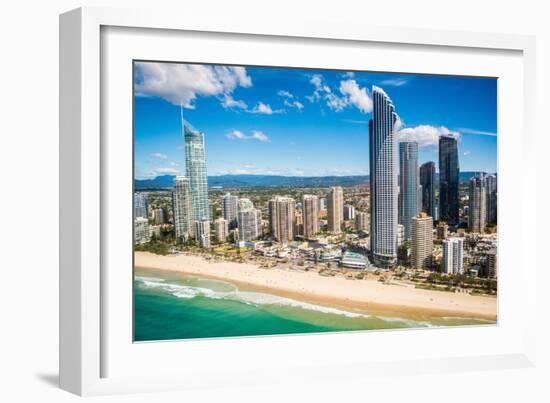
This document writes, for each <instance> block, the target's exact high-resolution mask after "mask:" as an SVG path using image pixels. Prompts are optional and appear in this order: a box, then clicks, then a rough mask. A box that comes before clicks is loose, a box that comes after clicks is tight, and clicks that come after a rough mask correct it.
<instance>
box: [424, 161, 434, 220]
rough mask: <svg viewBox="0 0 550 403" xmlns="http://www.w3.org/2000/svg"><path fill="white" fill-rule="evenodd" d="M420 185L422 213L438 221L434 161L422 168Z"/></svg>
mask: <svg viewBox="0 0 550 403" xmlns="http://www.w3.org/2000/svg"><path fill="white" fill-rule="evenodd" d="M420 185H421V186H422V205H421V208H422V211H423V212H425V213H427V214H428V215H429V216H430V217H432V218H433V219H434V220H436V219H437V217H436V216H435V163H434V162H433V161H428V162H426V163H424V164H422V165H421V166H420Z"/></svg>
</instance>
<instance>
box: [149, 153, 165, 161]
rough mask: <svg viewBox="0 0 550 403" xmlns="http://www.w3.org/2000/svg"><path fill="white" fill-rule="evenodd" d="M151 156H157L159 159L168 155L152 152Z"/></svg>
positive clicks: (163, 158)
mask: <svg viewBox="0 0 550 403" xmlns="http://www.w3.org/2000/svg"><path fill="white" fill-rule="evenodd" d="M151 157H153V158H158V159H159V160H167V159H168V156H167V155H166V154H163V153H153V154H151Z"/></svg>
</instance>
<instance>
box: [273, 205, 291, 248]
mask: <svg viewBox="0 0 550 403" xmlns="http://www.w3.org/2000/svg"><path fill="white" fill-rule="evenodd" d="M268 210H269V232H270V234H271V236H272V237H273V238H275V239H276V240H277V241H278V242H280V243H282V244H283V245H286V244H288V243H289V242H291V241H292V240H293V239H294V224H295V214H296V202H295V201H294V199H292V198H291V197H283V196H275V197H274V198H273V199H271V200H269V203H268Z"/></svg>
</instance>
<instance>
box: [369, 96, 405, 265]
mask: <svg viewBox="0 0 550 403" xmlns="http://www.w3.org/2000/svg"><path fill="white" fill-rule="evenodd" d="M372 97H373V111H372V119H371V120H370V121H369V134H370V136H369V144H370V147H369V148H370V158H369V160H370V161H369V163H370V208H371V215H370V217H371V224H370V227H371V229H370V251H371V255H372V258H373V260H374V262H375V263H376V264H379V265H391V264H394V263H395V261H396V259H397V169H398V168H397V164H398V161H397V142H398V139H397V131H396V128H395V125H396V123H397V120H398V117H397V114H396V112H395V107H394V106H393V103H392V101H391V99H390V97H389V96H388V95H387V94H386V93H385V92H384V90H383V89H382V88H379V87H376V86H373V87H372Z"/></svg>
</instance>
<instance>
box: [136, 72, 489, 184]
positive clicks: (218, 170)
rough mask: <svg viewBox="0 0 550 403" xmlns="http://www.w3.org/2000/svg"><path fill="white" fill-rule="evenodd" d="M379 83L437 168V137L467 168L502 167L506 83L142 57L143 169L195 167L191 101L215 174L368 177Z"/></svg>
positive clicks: (404, 133)
mask: <svg viewBox="0 0 550 403" xmlns="http://www.w3.org/2000/svg"><path fill="white" fill-rule="evenodd" d="M373 85H377V86H380V87H382V88H383V89H384V90H385V91H386V92H387V93H388V95H389V96H390V97H391V98H392V100H393V102H394V105H395V108H396V111H397V113H398V114H399V116H400V119H401V129H400V138H401V139H402V140H413V141H417V142H418V143H419V146H420V157H419V158H420V163H423V162H425V161H429V160H432V161H435V162H436V166H437V139H438V137H439V136H440V135H441V134H448V133H451V134H454V135H455V136H457V137H458V138H459V153H460V155H459V159H460V168H461V170H462V171H487V172H496V165H497V162H496V160H497V151H496V150H497V100H496V96H497V95H496V93H497V87H496V86H497V80H496V79H492V78H471V77H449V76H430V75H414V74H395V73H373V72H343V71H334V70H308V69H288V68H264V67H229V66H210V65H190V64H176V63H149V62H139V63H136V65H135V76H134V90H135V97H134V102H135V104H134V106H135V108H134V135H135V137H134V139H135V168H136V170H135V175H136V177H137V178H152V177H155V176H158V175H164V174H179V173H183V172H184V171H185V155H184V149H183V137H182V134H181V121H180V109H181V108H182V107H183V114H184V117H185V119H186V120H188V121H189V122H190V123H191V124H192V125H193V126H194V127H195V128H197V129H198V130H200V131H202V132H203V133H204V134H205V147H206V158H207V161H208V174H209V175H220V174H264V175H265V174H267V175H294V176H317V175H366V174H368V165H369V161H368V147H369V146H368V120H369V119H370V118H371V116H372V113H371V111H372V101H371V89H372V86H373Z"/></svg>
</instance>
